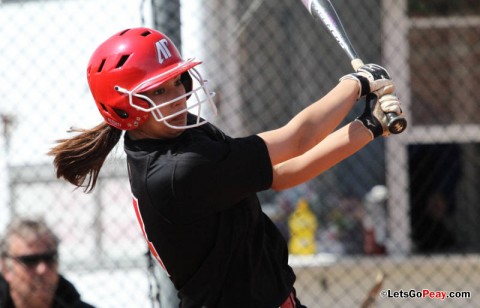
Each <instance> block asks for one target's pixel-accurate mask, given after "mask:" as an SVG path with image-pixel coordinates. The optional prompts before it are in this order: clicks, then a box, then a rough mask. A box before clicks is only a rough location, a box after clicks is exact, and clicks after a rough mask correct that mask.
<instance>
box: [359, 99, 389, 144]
mask: <svg viewBox="0 0 480 308" xmlns="http://www.w3.org/2000/svg"><path fill="white" fill-rule="evenodd" d="M377 101H378V97H377V96H376V95H375V94H373V93H369V94H368V95H367V97H366V98H365V109H364V110H363V113H362V114H361V115H360V116H359V117H358V118H356V120H357V121H359V122H361V123H362V124H363V126H365V127H366V128H367V129H368V130H369V131H370V132H371V133H372V137H373V139H375V138H377V137H378V136H382V134H383V127H382V123H380V121H379V120H378V119H377V118H376V117H375V116H374V115H373V109H374V108H375V104H376V103H377Z"/></svg>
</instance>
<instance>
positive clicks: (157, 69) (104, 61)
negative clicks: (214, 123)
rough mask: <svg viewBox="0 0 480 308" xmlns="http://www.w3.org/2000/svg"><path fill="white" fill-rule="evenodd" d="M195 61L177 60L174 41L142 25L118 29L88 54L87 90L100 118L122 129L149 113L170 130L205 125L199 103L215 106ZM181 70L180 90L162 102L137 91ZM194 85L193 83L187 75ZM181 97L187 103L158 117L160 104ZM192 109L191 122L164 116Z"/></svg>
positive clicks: (134, 123) (164, 80)
mask: <svg viewBox="0 0 480 308" xmlns="http://www.w3.org/2000/svg"><path fill="white" fill-rule="evenodd" d="M200 63H201V62H198V61H195V60H194V59H189V60H183V59H182V57H181V56H180V53H179V52H178V50H177V48H176V47H175V45H174V44H173V43H172V42H171V41H170V39H169V38H168V37H166V36H165V35H164V34H162V33H160V32H158V31H155V30H152V29H148V28H134V29H128V30H125V31H122V32H119V33H117V34H115V35H113V36H112V37H110V38H109V39H107V40H106V41H105V42H104V43H102V44H101V45H100V46H99V47H98V48H97V49H96V50H95V52H94V53H93V55H92V57H91V58H90V62H89V65H88V69H87V79H88V84H89V87H90V91H91V93H92V95H93V97H94V99H95V103H96V104H97V108H98V110H99V111H100V114H101V115H102V116H103V117H104V119H105V121H106V122H107V123H108V124H110V125H112V126H114V127H116V128H118V129H122V130H130V129H135V128H137V127H138V126H139V125H141V124H143V123H144V122H145V121H146V120H147V118H148V117H149V116H150V114H151V115H152V116H153V117H154V118H155V120H156V121H158V122H163V123H165V124H166V125H167V126H169V127H171V128H176V129H185V128H190V127H196V126H199V125H202V124H205V123H206V121H205V120H203V119H201V118H200V113H201V111H202V105H203V104H204V103H207V105H208V107H209V108H210V109H211V111H212V112H213V114H216V107H215V104H214V103H213V100H212V97H213V96H214V95H215V93H213V92H210V91H209V90H208V89H207V87H206V85H207V81H206V80H204V79H203V78H202V76H201V75H200V73H199V72H198V70H197V69H196V68H195V66H197V65H198V64H200ZM179 75H181V81H182V83H183V85H184V87H185V92H186V93H185V94H184V95H181V96H179V97H177V98H174V99H172V100H170V101H168V102H163V103H161V104H158V105H157V104H155V103H154V102H153V101H152V100H151V99H150V98H148V97H147V96H146V95H144V94H142V93H143V92H145V91H147V90H149V89H152V88H154V87H158V86H159V85H161V84H163V83H165V82H166V81H168V80H170V79H172V78H174V77H177V76H179ZM192 77H193V78H194V79H195V81H196V83H198V86H196V87H195V88H193V79H192ZM185 98H187V99H188V100H189V101H188V104H187V107H186V108H184V109H183V110H180V111H178V112H176V113H174V114H172V115H168V116H166V117H165V116H164V115H163V114H162V112H161V111H160V108H162V107H165V106H168V105H170V104H172V103H175V102H177V101H179V100H182V99H185ZM186 112H190V113H194V114H196V116H197V121H195V123H191V124H187V125H182V126H174V125H171V124H170V123H168V119H170V118H173V117H175V116H178V115H179V114H182V113H186Z"/></svg>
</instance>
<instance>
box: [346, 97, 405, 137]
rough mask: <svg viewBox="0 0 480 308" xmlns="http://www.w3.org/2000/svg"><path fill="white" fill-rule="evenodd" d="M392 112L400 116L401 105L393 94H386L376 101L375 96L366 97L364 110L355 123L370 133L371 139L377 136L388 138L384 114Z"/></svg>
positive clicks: (386, 120)
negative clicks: (360, 124)
mask: <svg viewBox="0 0 480 308" xmlns="http://www.w3.org/2000/svg"><path fill="white" fill-rule="evenodd" d="M388 112H394V113H395V114H397V115H401V114H402V108H401V103H400V101H399V100H398V98H397V96H395V95H394V94H386V95H384V96H382V97H380V98H379V99H378V97H377V96H376V95H375V94H369V95H367V98H366V99H365V109H364V111H363V113H362V114H361V115H360V116H359V117H358V118H356V119H355V120H356V121H359V122H360V123H362V125H363V126H365V127H366V128H367V129H368V130H369V131H370V133H371V134H372V139H375V138H377V137H379V136H384V137H386V136H389V135H390V131H389V130H388V126H387V124H388V119H387V117H386V115H385V114H386V113H388Z"/></svg>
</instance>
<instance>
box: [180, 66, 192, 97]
mask: <svg viewBox="0 0 480 308" xmlns="http://www.w3.org/2000/svg"><path fill="white" fill-rule="evenodd" d="M180 81H181V82H182V84H183V87H184V88H185V93H188V92H191V91H192V88H193V80H192V76H190V73H189V72H188V71H187V72H183V73H182V75H181V76H180ZM189 98H190V95H189V96H187V99H189Z"/></svg>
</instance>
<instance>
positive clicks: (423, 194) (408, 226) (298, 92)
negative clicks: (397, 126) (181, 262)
mask: <svg viewBox="0 0 480 308" xmlns="http://www.w3.org/2000/svg"><path fill="white" fill-rule="evenodd" d="M332 2H333V4H334V5H335V7H336V9H337V12H338V14H339V16H340V17H341V18H342V21H343V23H344V26H345V28H346V30H347V32H348V33H349V36H350V39H351V41H352V43H353V45H354V46H355V48H356V50H357V52H358V53H359V55H360V56H361V58H362V59H363V60H364V61H365V62H375V63H379V64H382V65H384V66H385V67H386V68H387V69H388V70H389V72H390V74H391V75H392V76H393V78H394V80H395V82H396V84H397V94H398V96H399V98H400V99H401V101H402V103H403V106H404V111H405V114H406V116H407V119H408V121H409V127H408V129H407V131H406V132H405V133H404V134H401V135H397V136H393V137H391V138H386V139H384V140H376V141H375V142H373V143H371V144H369V145H368V146H367V147H366V148H364V149H363V150H361V151H360V152H359V153H357V154H356V155H354V156H353V157H350V158H348V159H347V160H346V161H344V162H342V163H341V164H339V165H337V166H335V167H334V168H332V169H331V170H329V171H327V172H325V173H324V174H323V175H321V176H319V177H318V178H316V179H314V180H312V181H310V182H308V183H306V184H303V185H301V186H299V187H297V188H294V189H290V190H288V191H284V192H281V193H274V192H271V191H267V192H263V193H261V194H260V198H261V200H262V202H263V205H264V210H265V212H266V213H268V215H270V217H272V219H273V220H274V221H275V222H276V223H277V224H278V227H279V228H280V230H282V231H283V232H284V234H285V237H286V238H287V239H289V236H290V233H289V229H288V224H287V221H288V217H289V216H290V215H291V213H292V212H293V210H294V209H295V207H296V204H297V202H298V200H299V199H300V198H304V199H306V200H307V201H308V203H309V205H310V208H311V209H312V211H313V212H314V213H315V215H316V217H317V219H318V228H317V230H316V253H315V254H313V255H309V256H302V255H293V254H292V255H291V258H290V262H291V265H292V266H293V267H294V269H295V271H296V273H297V276H298V281H297V284H296V288H297V292H298V295H299V297H300V299H301V300H302V302H304V303H305V304H306V305H308V306H309V307H360V306H362V303H364V304H365V303H367V302H368V294H369V291H370V290H371V289H372V288H373V287H374V285H375V283H377V282H379V281H382V284H381V285H379V286H378V288H377V289H374V290H373V292H372V294H373V297H374V298H375V303H374V304H373V305H376V307H439V306H441V307H460V306H462V307H477V305H478V301H479V300H478V297H479V296H480V287H479V286H480V259H479V255H478V253H479V252H480V237H479V236H478V234H479V233H480V223H479V222H478V217H480V208H479V207H478V204H479V203H480V194H479V191H478V187H480V183H479V180H478V178H479V177H478V174H480V124H479V123H480V105H479V103H478V99H477V95H476V92H477V91H478V88H479V86H480V70H479V67H480V40H479V39H478V38H479V37H480V2H479V1H478V0H462V1H460V0H456V1H449V0H430V1H424V0H408V1H407V0H364V1H348V0H332ZM142 25H143V26H149V27H155V28H156V29H158V30H160V31H162V32H164V33H166V34H167V35H169V36H170V37H172V39H173V40H174V41H175V42H176V44H177V46H178V47H179V48H180V49H181V50H182V54H183V56H184V57H185V58H189V57H196V58H198V59H200V60H202V61H204V64H203V65H202V66H201V67H200V70H201V71H202V75H204V76H207V78H208V79H209V81H210V82H211V88H212V89H214V91H215V92H216V93H217V96H216V103H217V105H218V108H219V111H220V114H219V116H217V117H211V115H205V116H206V117H207V118H210V119H211V121H212V122H213V123H215V124H217V125H218V126H220V127H221V128H222V129H224V130H225V131H226V132H227V133H228V134H230V135H232V136H234V137H236V136H243V135H247V134H254V133H258V132H261V131H264V130H268V129H273V128H276V127H279V126H280V125H283V124H285V123H286V121H288V120H289V119H290V118H291V117H292V116H293V115H294V114H296V113H297V112H299V111H300V110H301V109H302V108H304V107H305V106H307V105H308V104H309V103H311V102H313V101H314V100H316V99H318V98H320V97H321V96H322V95H324V94H325V93H326V92H327V91H328V90H329V89H330V88H332V87H333V86H334V85H335V84H336V83H337V81H338V79H339V77H341V76H343V75H344V74H346V73H349V72H351V70H352V69H351V68H350V63H349V60H348V58H347V57H346V56H345V54H344V53H343V52H342V50H341V49H340V47H339V46H338V45H337V43H336V42H335V40H334V39H333V38H332V37H331V36H330V35H329V33H328V32H327V31H326V29H324V28H323V27H322V26H321V25H319V24H318V23H315V22H314V21H313V20H312V18H311V17H310V16H309V14H308V12H307V11H306V10H305V8H304V7H303V6H302V4H301V2H300V1H294V0H248V1H235V0H203V1H200V0H188V1H187V0H182V1H180V0H168V1H167V0H152V1H142V0H116V1H108V0H95V1H93V0H30V1H26V0H25V1H21V0H2V1H0V37H1V38H2V39H1V40H0V50H1V52H0V53H1V57H0V68H1V69H0V93H1V95H2V99H1V102H0V114H1V126H0V127H1V129H2V130H1V131H2V133H3V134H2V135H1V136H0V153H1V156H0V157H1V159H0V213H1V214H0V231H1V230H3V227H4V226H5V225H6V224H7V223H8V221H9V220H10V219H11V218H12V217H15V216H31V215H42V216H44V217H45V218H46V219H47V221H48V222H49V223H50V224H51V225H52V226H53V228H54V230H55V231H56V232H57V233H58V235H59V237H60V238H61V239H62V242H61V250H60V258H61V270H62V272H63V273H65V275H66V276H67V277H68V278H69V279H71V280H72V282H74V284H75V285H76V286H77V288H78V289H79V291H80V293H81V294H82V297H83V298H84V300H86V301H88V302H90V303H92V304H94V305H96V306H98V307H174V306H175V305H176V298H175V293H174V291H173V289H172V288H171V285H170V284H169V282H168V280H167V279H165V277H164V276H163V274H162V272H161V271H160V270H159V268H158V266H157V264H155V263H152V262H151V259H150V258H149V255H148V253H147V246H146V244H145V242H144V239H143V237H142V234H141V230H140V228H139V227H138V223H137V222H136V220H135V215H134V212H133V208H132V206H131V203H130V200H131V197H130V192H129V185H128V179H127V177H126V167H125V163H124V160H123V159H124V154H123V149H121V148H119V149H117V151H116V152H115V153H113V155H111V158H110V160H109V161H108V162H107V165H106V166H105V168H104V170H102V173H101V178H100V181H99V184H98V187H97V189H96V191H95V192H94V193H92V194H84V193H83V192H82V191H81V190H74V189H73V187H72V186H71V185H69V184H66V183H65V182H62V181H58V180H56V179H55V176H54V172H53V166H52V163H51V158H50V157H48V156H46V155H45V153H46V152H47V151H48V150H49V148H50V147H51V146H52V145H53V142H54V140H57V139H60V138H64V137H67V133H66V130H67V129H68V128H69V127H70V126H75V127H85V128H87V127H92V126H94V125H96V124H98V123H99V122H100V121H101V118H100V116H99V115H98V114H97V113H98V112H97V111H96V108H95V105H94V104H93V100H92V98H91V95H90V93H89V90H88V85H87V81H86V76H85V72H86V64H87V62H88V59H89V57H90V55H91V53H92V52H93V50H94V49H95V48H96V46H97V45H98V44H99V43H100V42H102V41H103V40H104V39H106V38H107V37H109V36H110V35H112V34H113V33H116V32H118V31H120V30H122V29H124V28H129V27H136V26H142ZM361 110H362V103H361V102H360V103H359V104H358V106H357V107H355V108H354V110H353V111H352V112H351V114H350V115H349V117H348V118H347V119H346V120H345V121H351V120H352V119H353V118H354V117H355V116H356V115H358V114H359V113H360V112H361ZM380 278H383V280H382V279H380ZM381 290H384V291H381ZM385 290H386V291H385ZM427 291H446V292H447V295H451V296H450V298H446V299H444V300H441V299H438V298H429V297H430V296H431V295H432V294H431V293H427ZM462 291H463V293H462ZM448 292H454V293H452V294H448ZM455 292H457V293H455ZM438 294H439V293H433V295H438ZM455 297H463V298H455ZM367 306H368V305H367V304H365V305H363V306H362V307H367Z"/></svg>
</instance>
